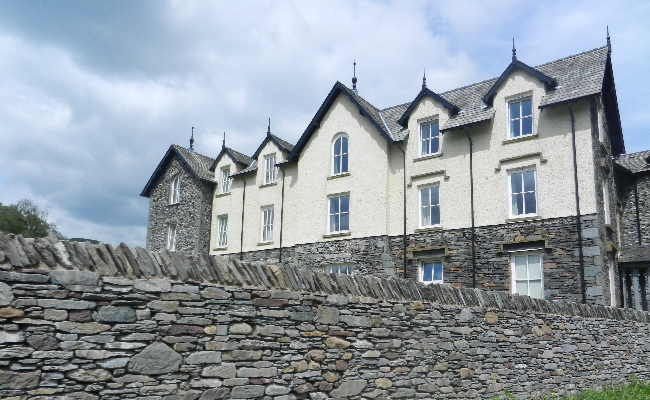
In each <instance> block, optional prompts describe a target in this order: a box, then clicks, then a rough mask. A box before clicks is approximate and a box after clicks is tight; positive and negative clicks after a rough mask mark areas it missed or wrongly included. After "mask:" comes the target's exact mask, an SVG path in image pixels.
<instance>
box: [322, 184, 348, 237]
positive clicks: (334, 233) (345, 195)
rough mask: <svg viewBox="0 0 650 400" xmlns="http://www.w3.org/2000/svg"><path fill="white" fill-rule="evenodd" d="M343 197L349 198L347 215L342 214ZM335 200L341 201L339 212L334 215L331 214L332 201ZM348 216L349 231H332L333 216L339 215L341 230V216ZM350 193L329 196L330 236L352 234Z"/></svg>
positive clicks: (328, 218) (328, 225) (328, 228)
mask: <svg viewBox="0 0 650 400" xmlns="http://www.w3.org/2000/svg"><path fill="white" fill-rule="evenodd" d="M342 197H347V198H348V211H347V213H344V212H341V200H340V199H341V198H342ZM333 199H339V207H338V209H339V212H338V213H334V214H332V213H331V212H330V210H331V201H332V200H333ZM343 214H347V215H348V229H339V230H338V231H334V230H332V215H338V216H339V217H338V219H339V228H340V227H341V215H343ZM350 214H351V213H350V193H338V194H333V195H330V196H327V233H328V234H329V235H336V234H340V233H348V232H350Z"/></svg>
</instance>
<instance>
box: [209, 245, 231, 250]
mask: <svg viewBox="0 0 650 400" xmlns="http://www.w3.org/2000/svg"><path fill="white" fill-rule="evenodd" d="M223 250H228V247H227V246H226V247H215V248H214V249H212V251H223Z"/></svg>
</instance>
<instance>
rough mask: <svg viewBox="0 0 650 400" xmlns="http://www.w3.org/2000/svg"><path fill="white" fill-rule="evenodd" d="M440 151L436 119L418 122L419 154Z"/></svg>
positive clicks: (424, 154)
mask: <svg viewBox="0 0 650 400" xmlns="http://www.w3.org/2000/svg"><path fill="white" fill-rule="evenodd" d="M439 152H440V132H439V130H438V121H437V120H435V121H426V122H423V123H421V124H420V156H428V155H430V154H436V153H439Z"/></svg>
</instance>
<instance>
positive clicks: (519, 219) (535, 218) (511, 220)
mask: <svg viewBox="0 0 650 400" xmlns="http://www.w3.org/2000/svg"><path fill="white" fill-rule="evenodd" d="M541 220H542V217H540V216H539V215H530V216H527V217H513V218H508V219H507V220H506V224H514V223H517V222H522V221H541Z"/></svg>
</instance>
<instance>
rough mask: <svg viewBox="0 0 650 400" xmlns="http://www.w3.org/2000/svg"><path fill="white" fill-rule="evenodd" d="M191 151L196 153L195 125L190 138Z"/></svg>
mask: <svg viewBox="0 0 650 400" xmlns="http://www.w3.org/2000/svg"><path fill="white" fill-rule="evenodd" d="M190 153H194V127H192V137H191V138H190Z"/></svg>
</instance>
